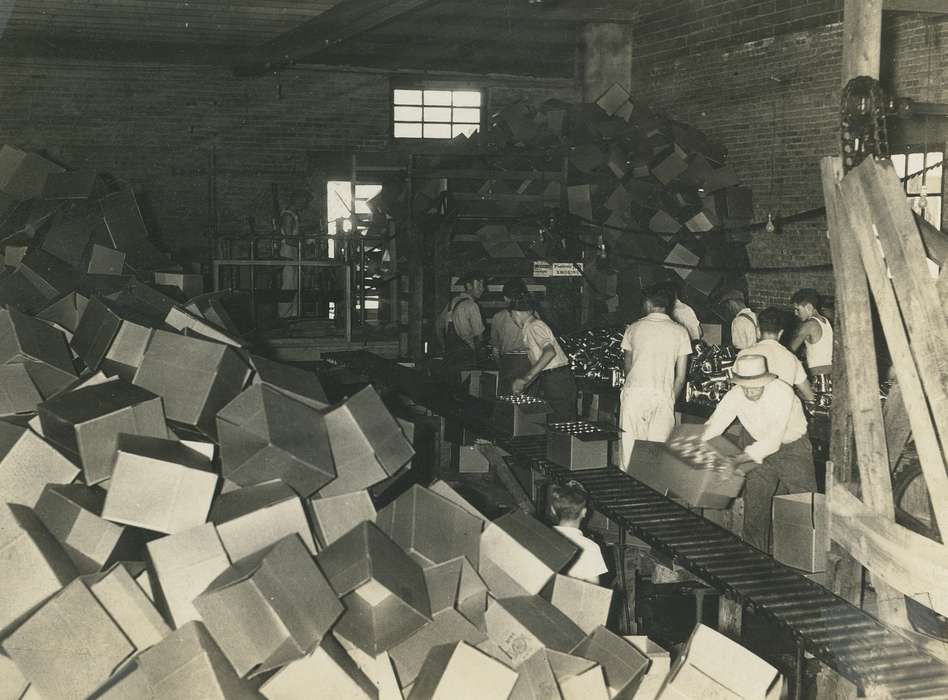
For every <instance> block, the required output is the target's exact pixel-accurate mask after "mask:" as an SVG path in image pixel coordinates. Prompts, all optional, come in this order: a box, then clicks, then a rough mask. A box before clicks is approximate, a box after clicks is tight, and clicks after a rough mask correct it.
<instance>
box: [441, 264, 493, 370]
mask: <svg viewBox="0 0 948 700" xmlns="http://www.w3.org/2000/svg"><path fill="white" fill-rule="evenodd" d="M459 282H460V283H461V284H462V285H463V286H464V291H463V292H462V293H461V294H459V295H458V296H456V297H454V299H452V300H451V301H450V302H448V305H447V306H446V307H445V309H444V310H443V311H442V312H441V316H440V319H439V330H440V331H441V337H442V338H443V342H444V375H445V380H446V381H448V382H451V383H453V384H460V383H461V374H460V373H461V370H464V369H471V368H473V367H474V366H476V365H477V358H479V357H480V355H481V339H482V336H483V334H484V319H483V318H482V317H481V307H480V306H479V305H478V303H477V300H478V299H480V298H481V297H482V296H483V295H484V289H485V285H484V276H483V275H481V274H476V273H474V274H471V275H468V276H467V277H464V278H462V279H461V280H459Z"/></svg>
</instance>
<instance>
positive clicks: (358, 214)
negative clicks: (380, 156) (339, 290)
mask: <svg viewBox="0 0 948 700" xmlns="http://www.w3.org/2000/svg"><path fill="white" fill-rule="evenodd" d="M381 191H382V185H379V184H368V183H360V184H357V185H356V186H355V192H354V193H353V188H352V183H351V182H349V181H348V180H330V181H328V182H327V183H326V218H327V219H328V220H329V222H328V223H329V226H327V228H326V230H327V231H328V233H329V257H330V258H335V257H336V241H334V240H333V236H336V235H339V234H343V233H349V232H350V231H352V225H353V220H354V221H355V227H356V233H358V234H359V235H361V236H365V235H366V232H367V231H368V227H367V226H365V225H364V224H363V223H362V222H367V221H368V220H369V219H370V218H371V212H370V211H369V205H368V201H369V200H370V199H372V197H374V196H375V195H377V194H378V193H379V192H381ZM353 194H355V203H354V204H353ZM353 214H354V215H355V216H353ZM362 243H364V241H360V244H362ZM374 250H375V249H374V248H372V249H369V248H368V247H366V254H364V255H362V256H359V258H360V260H359V264H361V262H362V261H363V260H364V261H365V262H366V263H371V262H372V255H371V251H374ZM356 272H357V274H359V273H361V276H360V277H359V279H358V280H357V281H356V284H357V285H361V286H365V284H366V280H365V279H364V275H365V271H364V270H361V269H357V270H356ZM356 307H357V308H358V301H357V302H356ZM365 308H366V310H369V311H377V310H378V308H379V298H378V295H377V294H375V293H370V294H367V295H366V297H365ZM335 312H336V309H335V304H333V303H330V310H329V317H330V318H335Z"/></svg>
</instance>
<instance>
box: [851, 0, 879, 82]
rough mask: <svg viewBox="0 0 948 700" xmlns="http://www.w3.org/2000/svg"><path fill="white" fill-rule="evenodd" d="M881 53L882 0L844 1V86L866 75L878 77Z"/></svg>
mask: <svg viewBox="0 0 948 700" xmlns="http://www.w3.org/2000/svg"><path fill="white" fill-rule="evenodd" d="M881 56H882V0H845V1H844V2H843V85H846V83H848V82H849V81H850V80H851V79H852V78H856V77H858V76H860V75H868V76H869V77H870V78H875V79H876V80H878V79H879V62H880V59H881Z"/></svg>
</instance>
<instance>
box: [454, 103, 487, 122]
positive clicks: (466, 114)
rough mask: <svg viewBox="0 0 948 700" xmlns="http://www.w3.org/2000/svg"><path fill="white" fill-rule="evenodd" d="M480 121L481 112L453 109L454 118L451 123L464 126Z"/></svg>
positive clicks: (477, 110)
mask: <svg viewBox="0 0 948 700" xmlns="http://www.w3.org/2000/svg"><path fill="white" fill-rule="evenodd" d="M480 120H481V110H479V109H458V108H457V107H455V108H454V118H453V120H452V121H456V122H464V123H466V124H477V123H478V122H479V121H480Z"/></svg>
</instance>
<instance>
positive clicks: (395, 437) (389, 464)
mask: <svg viewBox="0 0 948 700" xmlns="http://www.w3.org/2000/svg"><path fill="white" fill-rule="evenodd" d="M326 426H327V428H328V430H329V439H330V441H331V443H332V454H333V457H334V458H335V460H336V469H337V472H338V477H337V479H336V481H335V482H332V483H330V484H329V485H328V486H326V487H324V488H323V489H321V491H320V493H321V495H324V496H338V495H340V494H343V493H352V492H353V491H361V490H362V489H365V488H368V487H369V486H371V485H372V484H375V483H378V482H379V481H382V479H384V478H385V477H388V476H391V475H392V474H394V473H395V472H397V471H398V470H399V469H401V468H402V467H403V466H404V465H405V464H406V463H407V462H408V461H409V460H410V459H411V458H412V457H414V455H415V450H414V448H413V447H412V446H411V443H410V442H409V441H408V440H407V439H405V435H404V433H402V430H401V428H400V427H399V425H398V422H397V421H396V420H395V418H394V417H393V416H392V414H391V413H389V411H388V409H387V408H386V407H385V404H383V403H382V399H380V398H379V395H378V394H376V393H375V390H374V389H373V388H372V387H371V386H367V387H365V388H364V389H362V390H360V391H359V392H357V393H355V394H353V395H352V396H350V397H349V398H348V399H346V400H345V401H344V402H343V403H342V404H340V405H338V406H336V407H334V408H332V409H331V410H329V411H327V412H326Z"/></svg>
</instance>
